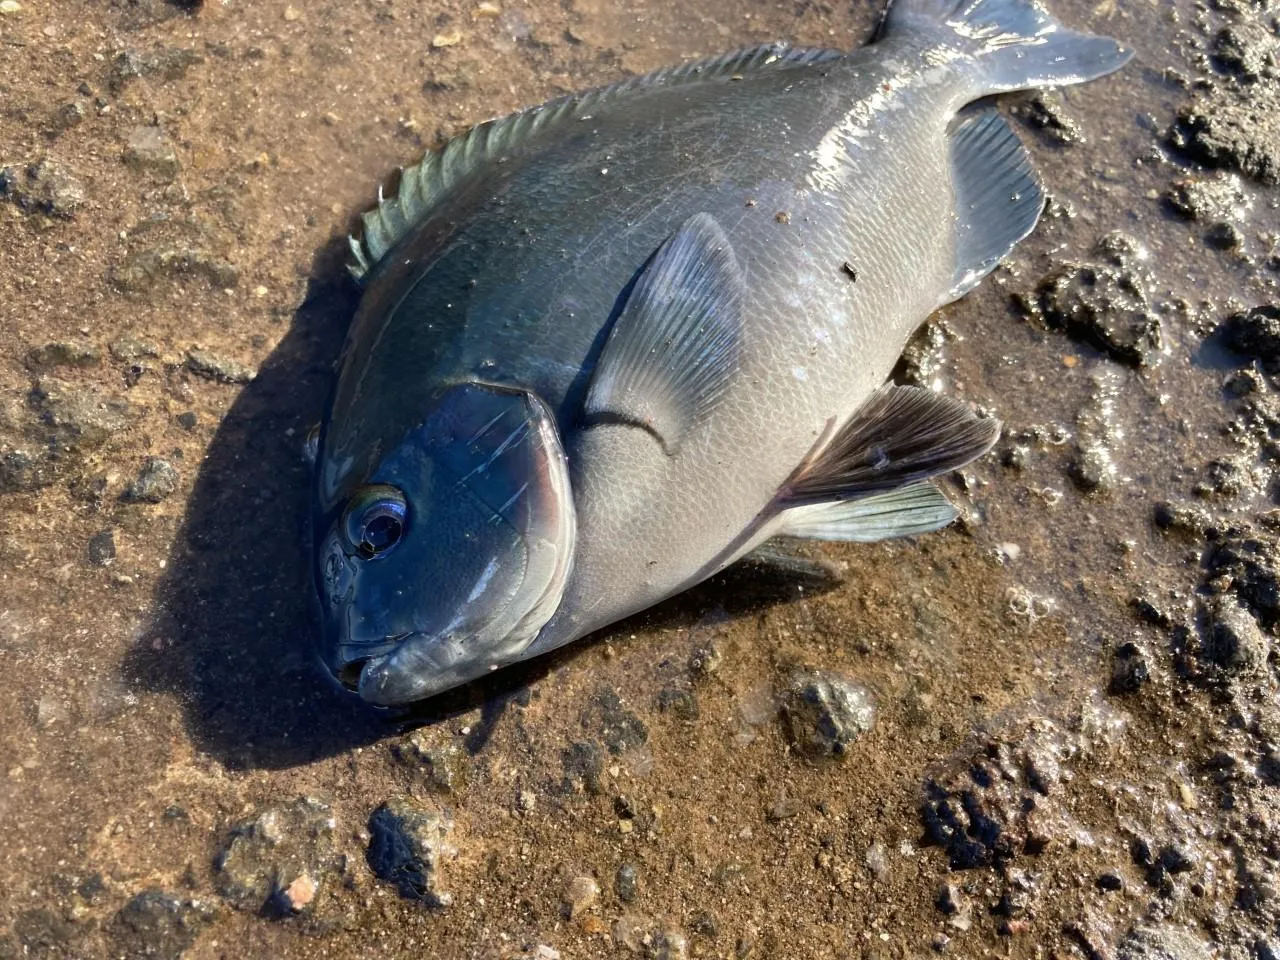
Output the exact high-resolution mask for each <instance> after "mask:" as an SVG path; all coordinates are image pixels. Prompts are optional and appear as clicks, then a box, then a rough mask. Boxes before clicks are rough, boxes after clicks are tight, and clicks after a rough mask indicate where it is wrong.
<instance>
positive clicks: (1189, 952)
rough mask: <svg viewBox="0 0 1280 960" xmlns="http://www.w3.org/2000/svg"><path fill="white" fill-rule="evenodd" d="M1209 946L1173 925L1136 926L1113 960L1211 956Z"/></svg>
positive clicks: (1205, 958) (1183, 959)
mask: <svg viewBox="0 0 1280 960" xmlns="http://www.w3.org/2000/svg"><path fill="white" fill-rule="evenodd" d="M1210 957H1211V954H1210V953H1209V949H1208V947H1206V946H1205V945H1204V944H1203V943H1202V942H1201V941H1199V940H1197V939H1196V938H1195V937H1193V936H1191V935H1190V934H1189V933H1187V932H1186V931H1184V930H1180V929H1178V928H1176V927H1138V928H1136V929H1134V930H1131V931H1130V932H1129V933H1128V934H1127V935H1126V936H1125V938H1124V939H1123V940H1122V941H1120V945H1119V946H1118V947H1117V948H1116V960H1210Z"/></svg>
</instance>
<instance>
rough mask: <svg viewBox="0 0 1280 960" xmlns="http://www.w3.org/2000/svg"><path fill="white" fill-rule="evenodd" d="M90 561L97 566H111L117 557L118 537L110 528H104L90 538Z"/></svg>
mask: <svg viewBox="0 0 1280 960" xmlns="http://www.w3.org/2000/svg"><path fill="white" fill-rule="evenodd" d="M88 552H89V562H90V563H91V564H93V565H94V566H95V567H109V566H111V564H112V562H114V561H115V559H116V538H115V534H114V533H113V532H112V531H110V530H102V531H99V532H98V533H95V534H94V535H93V536H92V537H90V538H89V551H88Z"/></svg>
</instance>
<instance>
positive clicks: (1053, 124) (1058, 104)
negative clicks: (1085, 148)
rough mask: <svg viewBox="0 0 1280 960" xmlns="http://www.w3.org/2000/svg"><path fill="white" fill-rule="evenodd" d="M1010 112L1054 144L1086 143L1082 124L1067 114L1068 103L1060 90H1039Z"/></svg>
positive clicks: (1017, 104) (1014, 106)
mask: <svg viewBox="0 0 1280 960" xmlns="http://www.w3.org/2000/svg"><path fill="white" fill-rule="evenodd" d="M1010 112H1011V113H1012V114H1013V115H1014V116H1015V117H1017V118H1018V119H1019V120H1021V121H1022V122H1023V123H1025V124H1026V125H1027V126H1028V127H1030V128H1031V129H1032V130H1036V131H1038V132H1039V133H1041V134H1042V135H1043V136H1044V137H1045V139H1047V140H1050V141H1052V142H1054V143H1061V144H1072V143H1083V142H1084V134H1083V131H1082V130H1081V128H1080V123H1079V121H1077V120H1075V119H1074V118H1073V117H1072V116H1071V115H1070V114H1069V113H1068V112H1067V104H1066V101H1065V100H1064V99H1063V97H1062V93H1061V92H1060V91H1058V90H1038V91H1036V92H1035V93H1034V94H1032V95H1031V96H1030V97H1028V98H1026V99H1025V100H1022V101H1020V102H1018V103H1016V104H1014V105H1013V106H1012V107H1011V108H1010Z"/></svg>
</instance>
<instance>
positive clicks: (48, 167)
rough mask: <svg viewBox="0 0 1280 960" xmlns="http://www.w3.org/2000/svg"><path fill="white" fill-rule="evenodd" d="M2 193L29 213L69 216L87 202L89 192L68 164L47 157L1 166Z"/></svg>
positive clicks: (2, 195)
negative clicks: (31, 162) (19, 164)
mask: <svg viewBox="0 0 1280 960" xmlns="http://www.w3.org/2000/svg"><path fill="white" fill-rule="evenodd" d="M0 197H4V198H6V199H8V200H11V201H12V202H14V203H16V204H17V205H18V207H19V209H21V210H23V211H25V212H28V213H43V214H45V215H47V216H50V217H61V218H63V219H70V218H72V217H74V216H75V214H76V212H77V211H78V210H79V209H80V208H81V207H82V206H84V203H85V201H86V199H87V194H86V192H85V188H84V184H82V183H81V182H80V181H79V180H78V179H77V178H76V177H75V176H74V175H73V174H72V173H71V170H70V168H69V167H67V166H66V165H65V164H62V163H59V162H57V161H54V160H49V159H45V160H41V161H39V162H38V163H34V164H31V165H30V166H27V167H0Z"/></svg>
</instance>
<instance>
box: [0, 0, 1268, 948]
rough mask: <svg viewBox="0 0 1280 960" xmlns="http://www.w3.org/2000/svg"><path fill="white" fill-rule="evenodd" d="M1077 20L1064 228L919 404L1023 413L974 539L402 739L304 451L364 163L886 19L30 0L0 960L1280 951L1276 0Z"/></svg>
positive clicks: (11, 109)
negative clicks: (934, 395)
mask: <svg viewBox="0 0 1280 960" xmlns="http://www.w3.org/2000/svg"><path fill="white" fill-rule="evenodd" d="M12 6H17V7H18V9H16V10H15V9H11V7H12ZM1052 7H1053V11H1054V13H1055V14H1057V15H1059V16H1060V17H1061V18H1062V19H1063V20H1065V21H1067V22H1068V23H1070V24H1072V25H1074V26H1080V27H1084V28H1089V29H1093V30H1096V31H1098V32H1102V33H1107V34H1110V35H1112V36H1115V37H1117V38H1119V39H1121V40H1122V41H1123V42H1125V43H1127V44H1130V45H1132V46H1134V47H1135V48H1136V49H1137V52H1138V55H1137V58H1136V59H1135V61H1134V62H1133V63H1132V64H1131V65H1130V66H1129V67H1128V68H1127V69H1126V70H1125V71H1124V72H1123V73H1122V74H1120V75H1118V76H1115V77H1112V78H1109V79H1106V80H1103V81H1100V82H1097V83H1093V84H1089V85H1087V86H1084V87H1079V88H1072V89H1070V90H1067V91H1064V92H1062V93H1061V94H1051V95H1047V96H1044V97H1040V98H1035V99H1023V100H1020V101H1017V100H1015V101H1010V102H1009V103H1008V104H1007V105H1006V109H1007V110H1009V111H1010V112H1011V113H1012V114H1013V115H1015V116H1016V117H1017V123H1016V124H1015V126H1016V129H1017V130H1018V132H1019V133H1020V135H1022V137H1023V139H1024V141H1025V142H1026V143H1027V144H1028V146H1029V147H1030V148H1031V150H1032V153H1033V155H1034V158H1035V162H1036V165H1037V167H1038V169H1039V170H1040V172H1041V174H1042V177H1043V179H1044V182H1045V185H1046V188H1047V191H1048V192H1049V193H1050V194H1051V197H1052V200H1051V203H1050V209H1049V212H1048V214H1047V216H1046V217H1045V219H1044V220H1043V221H1042V223H1041V226H1040V227H1039V229H1038V230H1037V232H1036V233H1035V234H1034V235H1033V236H1032V237H1031V238H1030V239H1029V240H1028V241H1026V242H1025V243H1024V244H1022V245H1021V246H1020V247H1019V248H1018V250H1017V251H1016V252H1015V254H1014V256H1013V257H1011V258H1010V260H1009V261H1008V262H1007V263H1006V264H1005V265H1004V266H1002V267H1001V268H1000V269H999V270H997V272H996V273H995V274H994V275H993V276H992V277H991V278H989V279H988V280H987V281H985V282H984V283H983V284H982V286H981V287H980V288H979V289H978V290H976V291H975V292H974V293H973V294H971V295H969V296H968V297H966V298H965V299H964V300H963V301H961V302H960V303H957V304H955V305H953V306H951V307H949V308H947V309H946V310H944V311H943V312H942V313H941V314H939V315H938V316H936V317H934V318H933V319H932V320H931V321H930V323H929V324H928V325H927V327H926V328H925V329H924V331H922V334H921V335H920V337H918V338H917V340H916V341H915V342H914V343H913V345H912V347H911V348H910V349H909V351H908V355H907V358H906V360H905V361H904V363H903V365H902V366H901V368H900V370H899V373H900V375H901V378H902V379H905V380H908V381H912V382H919V383H927V384H938V385H941V387H942V388H943V389H945V390H946V391H948V392H950V393H953V394H955V395H957V396H960V397H962V398H964V399H965V400H967V401H968V402H970V403H972V404H974V405H975V406H976V407H978V408H979V409H981V410H983V411H986V412H989V413H991V414H993V415H995V416H998V417H1000V418H1001V419H1002V420H1003V421H1004V423H1005V425H1006V426H1005V434H1004V436H1003V437H1002V439H1001V442H1000V443H999V444H998V446H997V448H996V450H995V451H994V452H993V453H992V454H991V455H990V456H988V457H986V458H985V459H983V460H981V461H979V462H978V463H976V464H974V465H973V466H972V467H970V468H967V469H966V470H965V471H963V472H962V473H961V474H958V475H955V476H952V477H950V478H948V479H947V480H946V482H945V484H944V486H945V488H946V490H947V492H948V493H949V495H951V496H952V497H953V498H954V500H955V502H956V503H957V505H959V506H960V507H961V508H962V510H963V513H964V517H963V520H962V522H960V523H957V524H956V525H954V526H953V527H952V528H949V529H948V530H945V531H943V532H940V533H938V534H934V535H931V536H928V537H922V538H919V539H917V540H909V541H900V542H893V543H886V544H878V545H872V546H859V547H855V546H834V545H812V544H811V545H804V546H802V547H800V548H799V549H800V551H801V552H802V554H803V555H805V556H806V557H808V558H809V559H810V560H813V561H816V562H817V563H818V564H819V566H818V567H815V570H817V571H820V572H814V571H810V572H809V573H804V574H802V573H796V572H791V573H787V572H783V571H779V570H778V569H776V568H770V567H768V566H763V567H762V566H756V567H752V568H749V569H745V570H738V571H731V572H729V573H727V574H726V575H724V576H722V577H720V578H717V579H716V580H714V581H712V582H710V583H708V584H706V585H704V586H702V587H700V588H698V589H697V590H695V591H693V592H691V593H690V594H688V595H685V596H683V597H680V598H677V599H676V600H674V601H672V602H670V603H668V604H666V605H664V606H663V607H661V608H659V609H656V610H653V611H650V612H649V613H647V614H645V615H642V616H641V617H639V618H637V619H635V620H633V621H630V622H628V623H625V624H622V625H620V626H618V627H616V628H614V629H611V630H608V631H606V632H605V633H603V634H601V635H599V636H597V637H595V638H593V639H591V640H590V641H588V642H586V643H582V644H579V645H577V646H576V647H574V648H572V649H570V650H567V651H564V652H562V653H560V654H558V655H556V656H554V657H552V658H549V659H548V660H547V661H545V662H541V663H538V664H534V665H531V666H530V667H528V668H525V669H522V670H516V671H507V672H504V673H503V674H501V675H500V676H498V677H495V678H493V679H492V681H491V682H489V683H487V684H483V685H478V686H473V687H471V688H468V689H465V690H463V691H460V692H458V693H457V694H456V695H453V696H450V697H448V698H445V699H444V700H442V701H441V702H439V703H433V704H431V705H429V706H428V707H427V708H426V709H425V710H423V711H421V712H420V713H418V714H417V715H415V716H414V717H412V718H410V720H409V722H408V723H403V722H402V723H399V724H393V723H391V722H389V721H388V720H387V719H386V718H385V717H382V716H379V715H377V714H374V713H372V712H370V711H367V710H365V709H363V708H362V707H361V706H360V705H358V704H356V703H353V702H352V701H351V699H350V698H349V697H347V696H345V695H343V694H342V693H340V692H339V691H337V690H336V689H335V688H334V687H333V686H332V685H331V684H330V683H329V682H328V681H327V680H326V679H325V678H324V677H323V676H321V675H320V673H319V672H318V669H317V666H316V664H315V662H314V659H313V654H312V651H311V639H310V636H311V630H312V627H311V624H310V620H309V586H308V583H307V567H306V562H307V559H306V554H305V546H304V532H305V527H306V523H307V502H306V492H307V469H308V468H307V465H306V463H305V461H304V460H303V458H302V453H301V450H302V445H303V437H304V435H305V433H306V431H307V429H308V427H309V426H310V425H311V424H312V423H313V422H314V421H315V420H316V419H317V418H318V416H319V411H320V409H321V406H322V404H323V399H324V396H325V392H326V390H327V389H328V384H329V378H330V374H331V369H332V364H333V361H334V358H335V357H336V354H337V351H338V349H339V347H340V344H341V338H342V334H343V330H344V326H345V323H346V321H347V319H348V318H349V316H350V314H351V312H352V310H353V309H354V304H355V301H356V297H357V291H356V289H355V288H354V286H353V284H352V283H351V282H350V280H349V278H348V277H347V276H346V273H345V267H344V263H345V261H344V257H345V250H344V240H343V235H344V234H345V233H346V231H347V230H348V229H349V228H350V227H351V226H352V225H353V223H354V218H355V217H356V215H357V214H358V213H359V212H360V211H361V210H362V209H363V208H364V207H365V206H366V205H367V204H368V203H369V202H370V200H371V198H372V197H373V196H374V194H375V190H376V183H377V182H378V180H379V179H380V178H386V177H387V176H389V175H390V174H391V172H392V171H393V170H394V168H395V167H396V166H397V165H403V164H408V163H411V162H413V161H414V160H416V159H417V157H418V156H419V155H420V153H421V151H422V150H424V149H426V148H429V147H432V146H434V145H437V144H439V143H440V142H442V140H443V139H444V138H447V137H448V136H450V135H452V134H454V133H456V132H458V131H460V130H463V129H465V128H466V127H467V126H468V125H470V124H472V123H474V122H477V121H480V120H482V119H485V118H488V117H490V116H493V115H497V114H501V113H504V112H506V111H509V110H511V109H515V108H517V107H520V106H524V105H527V104H532V103H536V102H539V101H541V100H543V99H546V98H549V97H551V96H555V95H558V94H561V93H567V92H571V91H573V90H577V89H581V88H583V87H587V86H591V85H596V84H601V83H606V82H609V81H612V80H615V79H618V78H620V77H623V76H626V75H631V74H635V73H638V72H643V71H646V70H649V69H652V68H656V67H658V66H661V65H664V64H667V63H672V62H678V61H680V60H682V59H688V58H693V57H697V56H701V55H707V54H712V53H717V52H720V51H722V50H725V49H728V48H732V47H735V46H741V45H745V44H749V43H753V42H764V41H772V40H777V39H785V40H788V41H790V42H793V43H797V44H808V45H821V46H841V47H852V46H854V45H857V44H860V43H862V42H863V41H864V40H865V38H866V37H867V36H868V34H869V32H870V31H871V29H872V27H873V25H874V23H875V21H876V18H877V16H878V14H879V9H878V5H876V4H870V3H864V2H859V3H857V4H856V5H854V6H851V7H849V6H839V5H829V4H822V3H807V2H805V3H796V4H785V5H774V4H764V3H755V2H744V3H737V4H731V5H724V4H712V3H708V2H704V0H694V2H690V3H685V4H679V5H677V4H658V3H653V2H645V3H639V4H628V5H626V9H625V10H624V9H622V8H621V7H620V6H615V5H607V4H603V3H599V2H596V0H581V2H579V0H569V2H565V3H563V4H547V3H534V4H530V5H521V4H511V3H507V2H505V0H494V2H491V3H489V2H486V3H480V2H467V3H460V4H454V3H441V4H430V5H421V4H411V3H397V2H374V0H370V2H367V3H363V4H340V3H303V2H301V0H295V3H294V4H293V5H288V4H285V3H278V2H274V0H263V2H259V3H254V4H248V3H243V2H239V0H227V2H208V3H205V4H198V3H196V4H190V5H184V4H172V3H167V2H163V0H134V2H128V0H116V2H113V3H109V4H107V3H103V4H89V3H81V2H70V0H62V2H41V0H21V3H20V4H18V5H14V4H0V170H2V171H3V172H0V329H2V330H3V331H4V336H3V338H0V651H3V654H4V658H5V662H6V665H7V667H8V669H7V671H6V675H7V678H8V696H6V697H5V698H4V699H3V701H2V702H0V814H2V821H3V823H4V825H5V828H6V829H5V831H4V833H3V842H0V891H3V892H0V957H8V956H12V957H24V956H36V957H95V958H96V957H135V956H155V957H178V956H186V957H191V958H213V957H225V956H235V957H242V958H248V957H317V956H327V957H366V956H387V957H410V956H413V957H419V956H429V957H439V958H442V960H443V958H447V960H454V958H458V960H461V958H486V960H489V958H494V960H507V958H515V957H530V958H534V957H537V958H541V960H550V958H554V957H556V956H560V957H563V958H578V957H616V956H637V957H661V958H668V960H673V958H678V957H684V956H690V957H737V958H746V957H752V958H764V960H773V958H783V957H788V958H789V957H806V958H807V957H814V958H818V957H823V958H825V957H831V958H844V957H849V958H854V957H866V958H880V960H887V958H907V957H912V958H914V957H921V956H928V955H932V954H935V953H937V954H940V955H943V956H948V955H949V956H956V957H964V958H968V957H982V956H1002V957H1004V956H1007V957H1028V958H1032V957H1035V958H1048V957H1059V958H1076V957H1090V958H1092V957H1107V958H1117V960H1137V958H1155V957H1172V958H1179V960H1182V958H1200V957H1222V958H1231V960H1246V958H1248V960H1254V958H1258V960H1265V958H1270V957H1274V956H1280V934H1278V933H1277V924H1278V923H1280V889H1278V888H1277V886H1276V881H1275V879H1274V878H1275V877H1276V875H1277V870H1278V869H1280V703H1278V701H1277V692H1276V682H1277V674H1276V669H1277V662H1276V654H1275V653H1273V652H1272V647H1273V645H1274V644H1275V633H1274V631H1275V628H1276V624H1277V622H1280V521H1278V520H1277V517H1276V516H1273V515H1272V513H1271V511H1272V510H1273V508H1274V476H1273V474H1274V469H1275V463H1276V454H1277V447H1276V443H1277V440H1276V438H1277V437H1280V404H1278V402H1277V399H1276V392H1275V388H1274V383H1275V381H1274V380H1273V378H1272V376H1273V374H1274V373H1275V372H1276V371H1278V370H1280V314H1278V313H1277V312H1276V311H1274V310H1267V309H1255V308H1266V307H1267V306H1268V305H1277V304H1280V293H1278V292H1277V285H1278V282H1280V250H1278V249H1277V237H1278V236H1280V211H1278V209H1277V208H1278V207H1280V187H1278V186H1277V181H1280V161H1278V159H1277V158H1280V136H1278V135H1277V130H1276V124H1277V122H1278V121H1277V120H1276V117H1277V116H1280V93H1278V92H1277V90H1278V84H1277V75H1278V72H1280V71H1278V68H1277V40H1276V30H1277V27H1276V19H1275V18H1276V14H1277V11H1276V9H1275V7H1274V6H1269V5H1266V4H1257V3H1245V2H1239V0H1218V2H1217V3H1215V4H1213V5H1210V6H1202V5H1201V6H1198V5H1195V4H1191V3H1187V2H1183V0H1178V2H1174V3H1159V4H1153V3H1148V2H1146V0H1104V2H1103V3H1101V4H1098V5H1097V6H1096V7H1093V6H1089V5H1086V4H1083V3H1079V2H1055V3H1053V5H1052ZM805 671H809V672H810V673H807V674H806V673H805ZM813 671H818V672H819V674H818V676H819V677H821V676H822V675H823V674H822V673H821V672H823V671H825V672H826V673H827V674H829V675H831V676H834V677H835V678H836V679H837V680H838V681H840V682H843V681H845V680H847V681H849V682H851V683H855V684H856V685H857V686H859V687H860V688H863V689H865V690H866V691H869V693H870V695H871V696H872V697H873V698H874V702H875V704H876V714H875V718H874V723H872V724H871V725H870V729H868V730H865V732H859V730H851V731H849V732H848V734H847V736H844V737H843V739H842V740H841V743H840V750H839V752H838V755H837V756H825V755H823V753H824V749H825V748H826V747H828V746H830V744H829V743H828V742H827V741H826V740H824V739H823V738H822V737H821V736H818V737H817V740H816V743H817V746H816V747H815V740H814V739H813V737H811V736H809V734H811V733H813V731H814V730H815V729H816V727H815V723H816V719H815V718H816V717H817V716H818V714H820V713H821V711H822V710H823V709H825V706H824V705H823V704H819V707H818V713H817V714H815V713H813V712H806V710H804V709H801V708H800V707H799V706H798V705H797V704H798V703H799V702H800V701H802V700H803V699H804V694H803V688H804V683H805V682H810V681H812V680H813V674H812V672H813ZM798 673H799V674H803V675H804V676H806V677H808V678H809V680H808V681H797V680H796V677H797V675H798ZM797 683H799V687H800V688H801V691H802V692H801V693H800V694H796V693H794V692H793V688H794V687H795V685H796V684H797ZM797 696H798V697H799V700H797ZM818 699H821V697H819V698H818ZM806 725H807V726H806ZM864 726H865V724H864ZM409 727H412V728H413V729H408V728H409ZM859 729H860V728H859ZM406 798H407V799H406ZM388 801H391V803H390V805H389V806H388V805H387V802H388ZM401 835H410V836H412V837H413V838H414V839H415V840H416V842H418V843H419V847H417V848H416V851H417V853H418V854H419V855H420V857H419V862H418V863H417V864H416V867H417V870H416V872H415V871H413V870H410V871H408V872H407V873H406V872H405V871H404V870H403V869H401V872H400V873H399V874H396V876H397V877H398V879H399V882H396V881H395V880H394V879H393V880H391V881H389V880H387V879H380V878H379V876H377V875H376V874H375V871H379V872H381V873H383V874H384V875H390V874H391V873H392V871H393V868H395V867H396V866H397V864H396V863H395V862H394V861H395V858H394V857H393V856H392V857H390V859H389V854H388V845H387V841H388V838H389V837H394V836H401ZM398 866H399V867H400V868H403V867H404V866H405V864H404V863H403V862H401V863H399V864H398ZM411 866H414V865H413V864H411ZM406 894H407V895H406Z"/></svg>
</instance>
